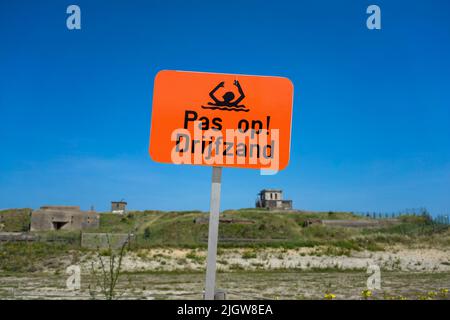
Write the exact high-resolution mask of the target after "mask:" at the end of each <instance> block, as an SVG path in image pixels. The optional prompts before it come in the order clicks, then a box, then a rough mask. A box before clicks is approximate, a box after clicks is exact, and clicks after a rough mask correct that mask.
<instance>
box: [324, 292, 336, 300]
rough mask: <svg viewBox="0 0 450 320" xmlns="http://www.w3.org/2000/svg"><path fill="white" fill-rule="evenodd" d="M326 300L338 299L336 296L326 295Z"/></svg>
mask: <svg viewBox="0 0 450 320" xmlns="http://www.w3.org/2000/svg"><path fill="white" fill-rule="evenodd" d="M324 298H325V299H327V300H333V299H334V298H336V295H334V294H332V293H325V296H324Z"/></svg>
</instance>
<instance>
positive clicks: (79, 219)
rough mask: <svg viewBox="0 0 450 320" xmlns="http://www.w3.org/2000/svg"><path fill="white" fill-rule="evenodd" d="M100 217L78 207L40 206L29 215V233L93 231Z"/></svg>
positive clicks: (93, 212) (97, 225)
mask: <svg viewBox="0 0 450 320" xmlns="http://www.w3.org/2000/svg"><path fill="white" fill-rule="evenodd" d="M99 224H100V217H99V215H98V214H97V213H96V212H95V211H81V210H80V207H78V206H42V207H41V208H40V209H38V210H34V211H33V212H32V213H31V227H30V231H46V230H84V229H95V228H98V227H99Z"/></svg>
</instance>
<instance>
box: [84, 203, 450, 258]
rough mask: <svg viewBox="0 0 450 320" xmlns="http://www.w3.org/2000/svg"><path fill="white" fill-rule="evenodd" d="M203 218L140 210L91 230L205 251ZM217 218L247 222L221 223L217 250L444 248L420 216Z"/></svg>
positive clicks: (236, 214) (236, 213)
mask: <svg viewBox="0 0 450 320" xmlns="http://www.w3.org/2000/svg"><path fill="white" fill-rule="evenodd" d="M201 217H203V218H205V217H208V214H207V213H204V212H200V211H182V212H171V211H170V212H162V211H142V212H131V213H129V214H128V215H125V216H120V215H116V214H109V213H103V214H101V220H100V225H101V227H100V230H93V231H92V232H122V233H126V232H134V233H135V235H136V238H135V241H134V244H133V246H134V247H135V248H152V247H180V248H199V247H206V244H207V242H206V239H207V236H208V224H207V223H203V224H198V223H194V220H195V219H196V218H201ZM221 217H222V218H226V219H238V220H244V221H250V222H252V223H250V224H239V223H221V224H220V227H219V237H220V240H219V246H220V247H223V248H228V247H249V248H259V247H284V248H297V247H314V246H318V245H326V246H334V247H336V248H341V249H343V250H361V249H368V250H373V251H375V250H383V248H384V246H385V245H392V244H406V245H409V244H414V243H419V244H420V243H423V244H426V243H433V244H440V245H450V232H449V228H448V227H439V226H436V225H434V224H431V223H430V222H429V221H428V220H427V219H426V218H425V217H414V216H402V217H400V220H401V223H400V224H396V225H389V224H386V225H382V226H381V227H379V228H345V227H336V226H335V227H331V226H325V225H319V224H317V225H314V224H313V225H310V226H308V227H304V222H305V221H306V220H308V219H327V220H331V219H344V220H358V219H365V218H362V217H359V216H356V215H353V214H352V213H349V212H306V211H303V212H297V213H294V212H272V211H267V210H264V209H240V210H226V211H224V212H222V213H221Z"/></svg>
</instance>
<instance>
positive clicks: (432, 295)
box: [428, 291, 436, 298]
mask: <svg viewBox="0 0 450 320" xmlns="http://www.w3.org/2000/svg"><path fill="white" fill-rule="evenodd" d="M428 296H429V297H430V298H433V297H436V292H434V291H429V292H428Z"/></svg>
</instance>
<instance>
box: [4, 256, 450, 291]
mask: <svg viewBox="0 0 450 320" xmlns="http://www.w3.org/2000/svg"><path fill="white" fill-rule="evenodd" d="M340 253H342V252H340ZM344 253H346V255H342V254H337V255H333V254H330V252H329V251H327V248H317V247H316V248H301V249H297V250H283V249H259V250H257V249H221V250H219V255H218V274H217V283H218V287H219V288H223V289H224V290H225V291H226V293H227V299H322V298H323V297H324V294H325V293H326V292H332V293H334V294H336V298H337V299H361V291H362V290H364V289H366V288H367V279H368V277H369V275H368V274H367V267H368V266H369V265H374V264H375V265H378V266H379V267H380V268H381V284H382V288H381V289H380V290H377V291H376V292H374V298H376V299H390V298H396V299H398V298H400V297H406V298H408V299H418V298H423V297H427V295H428V294H429V293H430V292H431V293H433V292H434V293H436V295H437V296H436V297H435V298H438V297H439V295H438V293H439V292H440V291H439V290H441V289H442V288H446V289H450V251H449V250H437V249H407V248H401V247H392V248H389V250H386V251H378V252H369V251H355V252H344ZM205 254H206V252H205V250H191V249H152V250H140V251H137V252H128V253H127V255H126V256H125V257H124V260H123V271H125V272H124V273H123V274H122V275H121V278H120V281H119V285H118V288H117V292H118V293H119V294H120V297H121V298H122V299H201V298H202V290H203V285H204V276H205V275H204V269H205ZM103 258H104V259H105V261H106V260H107V257H103ZM50 262H51V261H49V263H48V264H47V267H46V269H45V270H44V271H42V272H39V273H38V272H36V273H30V274H16V273H9V274H7V273H2V272H0V299H92V298H93V296H92V295H91V294H90V291H92V290H90V289H89V286H91V289H92V288H95V286H94V285H93V284H94V283H95V281H94V280H95V278H94V277H93V275H92V272H91V265H92V264H94V266H96V267H98V266H99V260H98V257H97V256H96V255H94V254H92V253H91V254H84V255H83V256H81V258H80V260H79V261H78V262H77V264H78V265H79V266H80V267H81V272H82V275H81V290H78V291H71V290H68V289H67V288H66V280H67V277H68V275H67V274H66V272H65V268H66V267H67V266H68V265H70V264H73V263H74V261H72V260H71V259H70V258H67V259H66V258H63V259H59V261H58V262H59V263H50ZM101 297H102V296H101V295H99V294H98V293H97V295H96V296H95V298H101ZM441 298H446V299H447V298H448V296H447V297H443V296H442V297H441Z"/></svg>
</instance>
